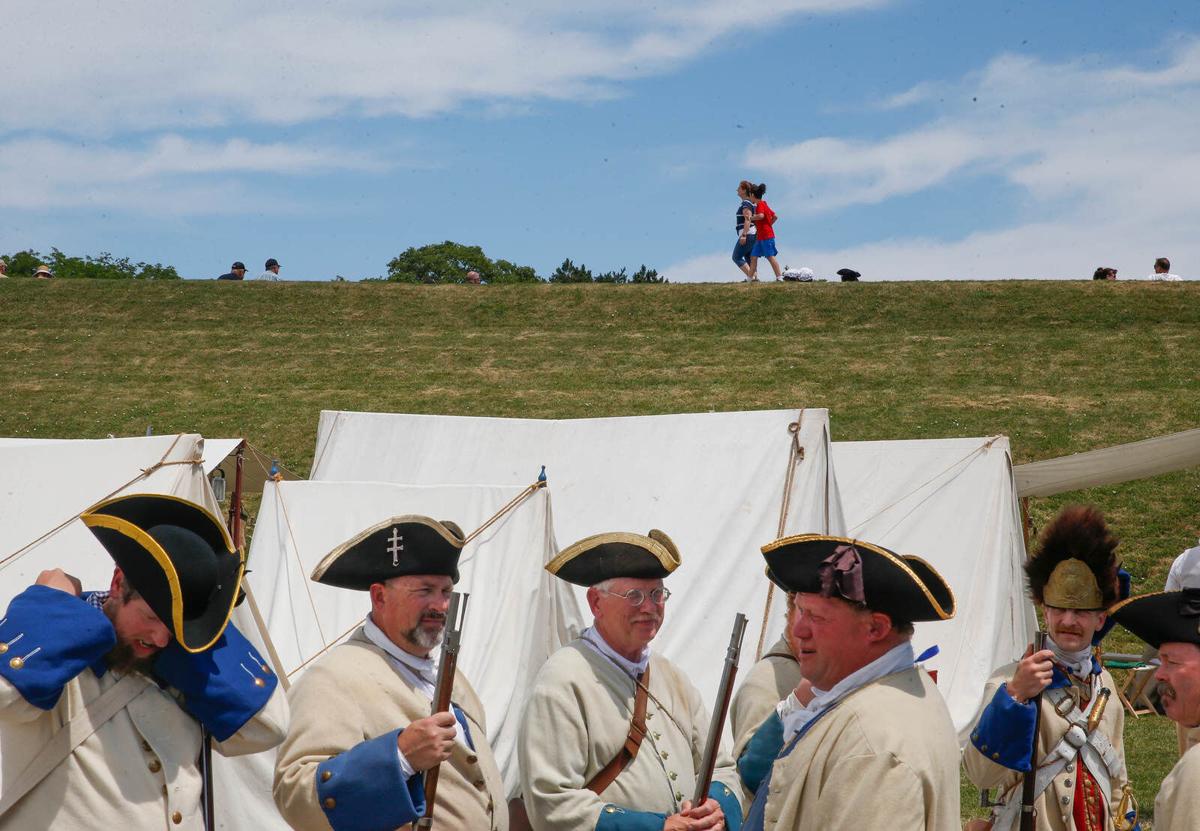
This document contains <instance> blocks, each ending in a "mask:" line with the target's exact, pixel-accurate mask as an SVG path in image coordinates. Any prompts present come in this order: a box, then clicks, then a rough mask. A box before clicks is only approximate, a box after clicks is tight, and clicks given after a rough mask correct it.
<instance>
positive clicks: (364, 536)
mask: <svg viewBox="0 0 1200 831" xmlns="http://www.w3.org/2000/svg"><path fill="white" fill-rule="evenodd" d="M465 544H466V539H465V537H464V536H463V532H462V529H461V528H459V527H458V526H457V525H455V524H454V523H453V522H450V521H449V520H442V521H440V522H439V521H438V520H436V519H430V518H429V517H427V516H418V515H416V514H405V515H404V516H398V517H392V518H391V519H388V520H384V521H383V522H380V523H378V524H376V525H372V526H371V527H370V528H368V529H367V530H365V531H363V532H362V533H359V534H356V535H355V536H354V537H352V538H351V539H349V540H347V541H346V542H344V543H342V544H341V545H339V546H338V547H337V548H335V549H333V550H332V551H330V552H329V553H328V554H326V555H325V557H324V559H322V560H321V562H319V563H317V567H316V568H314V569H313V572H312V575H311V576H312V579H313V580H315V581H316V582H318V583H324V584H326V585H328V586H338V587H339V588H343V589H358V590H359V591H366V590H367V589H369V588H371V586H372V585H373V584H375V583H382V582H384V581H385V580H390V579H391V578H393V577H404V576H406V575H409V574H440V575H445V576H446V577H449V578H450V579H452V580H453V581H454V582H456V583H457V582H458V557H459V555H460V554H462V549H463V546H464V545H465Z"/></svg>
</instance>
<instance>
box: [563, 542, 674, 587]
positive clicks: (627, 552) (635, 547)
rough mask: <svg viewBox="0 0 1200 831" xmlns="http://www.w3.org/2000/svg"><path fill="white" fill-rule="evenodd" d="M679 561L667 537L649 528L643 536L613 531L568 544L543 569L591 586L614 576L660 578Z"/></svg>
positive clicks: (582, 584)
mask: <svg viewBox="0 0 1200 831" xmlns="http://www.w3.org/2000/svg"><path fill="white" fill-rule="evenodd" d="M681 562H682V561H681V560H680V558H679V549H678V548H676V547H675V543H674V542H672V541H671V538H670V537H668V536H667V535H666V534H664V533H663V532H662V531H659V530H658V529H657V528H655V529H652V530H651V531H650V533H649V534H646V535H645V536H643V535H641V534H631V533H628V532H626V531H613V532H610V533H607V534H595V535H593V536H591V537H585V538H584V539H582V540H580V541H579V542H577V543H573V544H571V545H568V546H567V547H566V548H564V549H563V550H562V551H560V552H558V556H557V557H555V558H554V559H553V560H551V561H550V562H549V563H547V564H546V571H548V572H550V573H551V574H553V575H554V576H555V577H558V578H560V579H562V580H566V581H567V582H568V583H574V584H575V585H576V586H594V585H596V584H597V583H603V582H604V581H605V580H611V579H612V578H614V577H635V578H639V579H644V580H656V579H658V580H661V579H662V578H664V577H666V576H667V575H668V574H670V573H671V572H672V571H674V570H675V569H677V568H679V564H680V563H681Z"/></svg>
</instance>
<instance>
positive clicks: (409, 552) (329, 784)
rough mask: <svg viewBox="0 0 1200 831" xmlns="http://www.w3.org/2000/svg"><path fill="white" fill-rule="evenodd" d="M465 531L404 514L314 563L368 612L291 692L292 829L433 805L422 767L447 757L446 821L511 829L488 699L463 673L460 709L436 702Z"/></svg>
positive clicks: (471, 829) (356, 826)
mask: <svg viewBox="0 0 1200 831" xmlns="http://www.w3.org/2000/svg"><path fill="white" fill-rule="evenodd" d="M463 544H464V542H463V533H462V531H461V530H459V527H458V526H457V525H455V524H454V523H453V522H448V521H442V522H439V521H437V520H434V519H430V518H429V517H424V516H416V515H406V516H398V517H395V518H393V519H389V520H387V521H386V522H382V523H379V524H378V525H375V526H372V527H371V528H368V529H366V530H365V531H363V532H362V533H360V534H358V535H357V536H355V537H354V538H352V539H350V540H349V541H347V542H345V543H343V544H341V545H339V546H338V547H337V548H335V549H334V550H333V551H331V552H330V553H329V554H328V555H326V557H325V558H324V559H323V560H322V561H321V562H320V563H318V564H317V567H316V568H315V569H313V573H312V579H313V580H315V581H316V582H318V583H323V584H325V585H327V586H338V587H340V588H346V589H356V590H358V591H366V592H369V593H370V598H371V613H370V615H369V616H368V617H367V619H366V620H365V621H364V622H363V625H362V626H360V627H359V628H358V629H356V630H355V631H354V633H353V634H352V635H351V636H350V637H349V639H347V640H346V641H345V642H344V643H342V644H340V645H338V646H336V647H334V648H333V649H331V650H330V651H329V653H328V654H326V655H325V656H323V657H322V658H321V659H320V660H319V661H317V662H316V663H314V664H313V665H312V666H311V667H310V668H309V669H308V670H307V671H305V673H304V675H303V676H302V677H301V678H300V680H299V681H297V682H296V684H295V685H293V686H292V688H291V690H290V691H289V692H288V701H289V703H290V704H291V707H292V712H293V713H294V714H295V715H294V718H293V719H292V729H291V731H290V732H289V733H288V737H287V739H286V740H284V742H283V744H282V745H281V746H280V748H279V755H278V756H277V758H276V762H275V785H274V797H275V804H276V805H277V806H278V807H279V811H280V813H281V814H283V817H284V819H286V820H287V821H288V823H289V824H290V825H291V826H292V827H293V828H296V829H304V831H312V830H313V829H321V828H331V829H333V830H334V831H349V830H350V829H353V831H366V829H392V828H397V827H399V826H402V825H408V824H409V823H411V822H414V821H415V820H417V819H419V818H420V817H421V816H422V815H424V813H425V808H426V805H425V772H426V771H428V770H429V769H430V768H433V767H435V766H438V765H440V766H441V767H440V773H439V778H438V788H437V797H436V806H435V814H434V817H435V824H436V827H437V828H439V829H443V830H444V831H489V830H490V831H506V829H507V828H508V804H507V802H506V800H505V791H504V785H503V782H502V781H501V778H500V770H499V768H498V767H497V765H496V760H495V758H494V757H493V755H492V750H491V747H490V746H489V745H488V738H487V726H486V722H485V719H484V712H483V704H482V703H481V702H480V700H479V696H478V695H476V693H475V690H474V689H472V687H471V685H470V683H468V681H467V679H466V678H465V677H464V676H463V675H462V673H461V672H456V674H455V677H454V686H453V692H452V694H451V710H452V711H453V712H451V713H437V714H436V715H432V716H431V715H429V712H430V709H431V705H432V702H433V696H434V693H435V684H436V680H437V673H438V665H437V660H436V659H435V658H433V657H432V652H433V650H434V648H435V647H437V646H438V645H439V644H440V643H441V642H442V636H443V633H444V631H445V627H446V611H447V609H448V607H449V605H450V595H451V593H452V592H453V590H454V584H455V583H456V582H457V581H458V558H459V555H460V554H461V553H462V548H463ZM364 736H365V737H366V738H365V739H364Z"/></svg>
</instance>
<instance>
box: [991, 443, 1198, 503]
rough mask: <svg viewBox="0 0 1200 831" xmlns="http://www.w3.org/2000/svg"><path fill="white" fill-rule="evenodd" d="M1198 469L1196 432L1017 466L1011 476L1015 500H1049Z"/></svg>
mask: <svg viewBox="0 0 1200 831" xmlns="http://www.w3.org/2000/svg"><path fill="white" fill-rule="evenodd" d="M1198 465H1200V429H1196V430H1184V431H1183V432H1182V433H1171V434H1170V435H1166V436H1156V437H1154V438H1151V439H1144V440H1142V441H1135V442H1130V443H1129V444H1118V445H1115V446H1113V447H1102V448H1099V449H1098V450H1089V451H1087V452H1085V453H1074V454H1072V455H1070V456H1060V457H1059V458H1057V459H1043V460H1042V461H1039V462H1029V463H1028V464H1023V465H1018V466H1017V467H1016V468H1014V470H1013V472H1014V474H1015V475H1016V480H1017V495H1018V496H1021V497H1026V496H1053V495H1054V494H1056V493H1066V492H1067V491H1076V490H1082V489H1083V488H1094V487H1097V486H1099V485H1115V484H1117V483H1119V482H1129V481H1132V480H1134V479H1147V478H1149V477H1151V476H1159V475H1161V474H1163V473H1170V472H1171V471H1174V470H1183V469H1185V468H1189V467H1196V466H1198Z"/></svg>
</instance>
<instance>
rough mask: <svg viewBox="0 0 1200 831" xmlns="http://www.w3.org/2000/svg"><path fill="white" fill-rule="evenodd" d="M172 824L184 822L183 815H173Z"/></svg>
mask: <svg viewBox="0 0 1200 831" xmlns="http://www.w3.org/2000/svg"><path fill="white" fill-rule="evenodd" d="M171 822H173V823H175V824H176V825H178V824H179V823H181V822H183V814H181V813H179V812H178V811H176V812H175V813H173V814H171Z"/></svg>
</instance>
